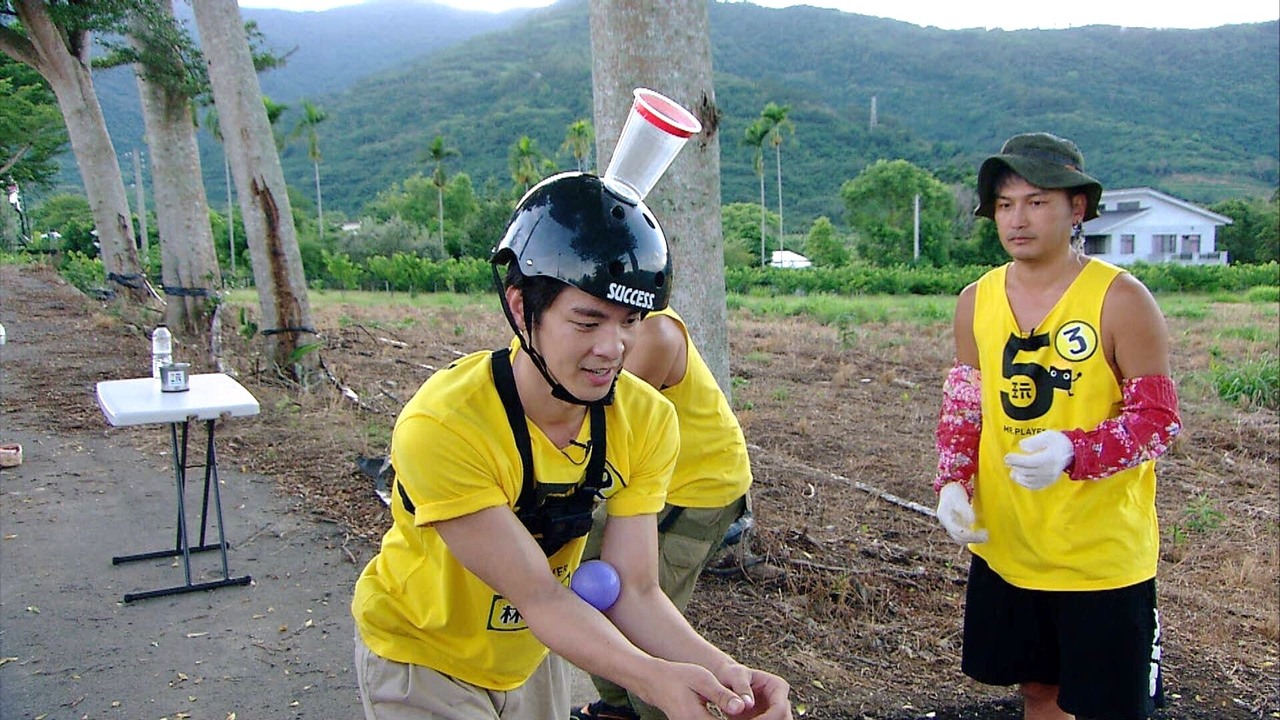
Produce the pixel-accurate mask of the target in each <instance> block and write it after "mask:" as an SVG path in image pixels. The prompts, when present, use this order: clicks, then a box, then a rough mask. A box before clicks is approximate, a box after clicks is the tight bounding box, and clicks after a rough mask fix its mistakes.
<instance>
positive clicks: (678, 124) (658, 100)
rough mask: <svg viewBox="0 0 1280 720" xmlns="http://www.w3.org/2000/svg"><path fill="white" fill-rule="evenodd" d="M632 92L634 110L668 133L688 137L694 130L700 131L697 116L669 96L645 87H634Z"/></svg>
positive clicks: (700, 127) (700, 124) (700, 126)
mask: <svg viewBox="0 0 1280 720" xmlns="http://www.w3.org/2000/svg"><path fill="white" fill-rule="evenodd" d="M633 94H634V95H635V99H636V102H635V106H636V111H637V112H639V113H640V116H641V117H643V118H644V119H645V120H647V121H649V124H650V125H653V126H654V127H656V128H658V129H659V130H661V131H663V132H665V133H667V134H668V135H675V136H676V137H680V138H688V137H690V136H691V135H693V134H694V133H696V132H702V123H700V122H698V118H696V117H694V116H693V113H691V112H689V111H688V110H685V109H684V108H682V107H680V106H679V105H678V104H676V103H675V102H674V101H672V100H671V99H670V98H668V97H666V96H664V95H662V94H660V93H656V92H654V91H652V90H649V89H647V88H636V89H635V91H634V92H633Z"/></svg>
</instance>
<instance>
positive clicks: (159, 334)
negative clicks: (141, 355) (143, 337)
mask: <svg viewBox="0 0 1280 720" xmlns="http://www.w3.org/2000/svg"><path fill="white" fill-rule="evenodd" d="M171 362H173V335H171V334H169V328H167V327H165V326H164V325H161V326H160V327H158V328H156V329H155V332H153V333H151V377H153V378H159V377H160V366H161V365H168V364H169V363H171Z"/></svg>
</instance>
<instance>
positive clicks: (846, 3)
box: [240, 0, 1280, 30]
mask: <svg viewBox="0 0 1280 720" xmlns="http://www.w3.org/2000/svg"><path fill="white" fill-rule="evenodd" d="M374 1H376V0H374ZM439 1H440V2H442V3H443V4H446V5H453V6H455V7H461V8H468V9H471V10H492V11H497V10H508V9H510V8H514V7H542V6H546V5H550V4H551V3H552V1H553V0H439ZM722 1H723V0H722ZM732 1H738V0H732ZM751 2H753V3H754V4H756V5H767V6H769V7H785V6H788V5H817V6H821V7H832V8H839V9H840V10H844V11H845V12H851V13H858V14H860V15H874V16H877V17H885V18H893V19H896V20H903V21H905V22H910V23H915V24H916V25H925V26H929V25H934V26H937V27H940V28H946V29H958V28H972V27H984V28H1004V29H1006V30H1016V29H1019V28H1037V27H1038V28H1067V27H1080V26H1083V25H1123V26H1127V27H1171V28H1207V27H1217V26H1219V25H1233V24H1236V23H1252V22H1265V21H1269V20H1276V19H1280V3H1278V2H1276V0H1183V1H1182V2H1165V3H1158V4H1157V3H1153V2H1150V0H1075V1H1074V2H1066V1H1064V0H1048V1H1046V0H1017V1H1016V2H1015V1H1008V0H1000V1H999V2H995V1H988V2H972V3H971V2H954V1H951V0H805V1H804V2H796V0H751ZM358 4H360V0H240V6H241V7H252V8H280V9H283V10H327V9H329V8H334V7H339V6H343V5H358Z"/></svg>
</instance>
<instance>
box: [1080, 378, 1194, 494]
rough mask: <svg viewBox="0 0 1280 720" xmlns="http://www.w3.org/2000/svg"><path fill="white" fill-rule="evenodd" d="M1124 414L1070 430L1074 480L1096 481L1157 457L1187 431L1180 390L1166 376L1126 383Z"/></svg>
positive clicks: (1131, 379) (1122, 408) (1130, 379)
mask: <svg viewBox="0 0 1280 720" xmlns="http://www.w3.org/2000/svg"><path fill="white" fill-rule="evenodd" d="M1120 392H1121V397H1122V399H1123V400H1122V402H1123V405H1122V406H1121V408H1120V416H1119V417H1114V418H1111V419H1109V420H1105V421H1103V422H1102V423H1101V424H1100V425H1098V427H1096V428H1094V429H1092V430H1068V431H1066V432H1065V433H1063V434H1064V435H1066V436H1067V438H1068V439H1070V440H1071V446H1072V448H1073V449H1074V450H1075V458H1074V459H1073V460H1072V463H1071V466H1070V467H1069V468H1067V473H1068V475H1069V476H1070V478H1071V479H1072V480H1097V479H1100V478H1104V477H1107V476H1109V475H1114V474H1116V473H1118V472H1120V471H1121V470H1127V469H1129V468H1131V467H1134V466H1136V465H1138V464H1139V463H1143V462H1146V461H1147V460H1154V459H1156V458H1158V457H1160V456H1161V455H1163V454H1164V453H1165V452H1166V451H1168V449H1169V443H1170V442H1171V441H1172V440H1173V438H1174V437H1176V436H1177V434H1178V433H1179V432H1180V431H1181V430H1182V420H1181V419H1180V418H1179V416H1178V393H1177V390H1175V389H1174V386H1173V379H1172V378H1170V377H1169V376H1167V375H1146V376H1143V377H1136V378H1129V379H1127V380H1125V381H1124V383H1123V385H1122V386H1121V390H1120Z"/></svg>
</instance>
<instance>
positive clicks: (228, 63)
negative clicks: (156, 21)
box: [192, 0, 319, 379]
mask: <svg viewBox="0 0 1280 720" xmlns="http://www.w3.org/2000/svg"><path fill="white" fill-rule="evenodd" d="M192 8H193V9H194V10H195V16H196V26H197V27H198V28H199V31H200V38H201V46H202V49H203V51H204V56H205V60H206V62H208V64H209V81H210V84H211V85H212V87H213V101H214V105H215V106H216V107H217V110H218V122H219V125H220V126H221V128H222V137H223V142H224V148H225V151H226V153H227V155H228V157H230V159H231V174H232V177H234V178H235V184H236V196H237V197H238V198H239V201H240V215H241V217H242V219H243V220H244V229H245V235H246V236H247V239H248V243H249V257H250V260H251V261H252V263H253V280H254V283H255V284H256V285H257V287H258V303H259V305H260V306H261V310H262V327H263V331H262V333H263V336H264V339H265V343H266V349H267V353H268V355H269V356H270V357H272V358H273V359H274V360H275V362H276V364H277V365H278V366H279V367H281V368H282V369H284V370H285V371H286V372H288V373H291V374H293V375H294V376H295V377H297V378H298V379H306V376H308V375H310V371H311V370H314V369H315V368H316V367H317V366H318V363H319V359H318V356H317V354H316V353H306V352H299V350H301V349H303V348H305V347H307V346H310V345H312V344H314V343H316V342H317V338H316V334H315V328H314V326H313V325H312V320H311V307H310V304H309V302H308V299H307V282H306V276H305V273H304V272H303V268H302V255H301V254H300V253H299V252H298V234H297V230H296V229H295V228H294V226H293V210H292V208H291V207H290V205H289V195H288V193H287V191H286V189H285V182H284V172H283V170H281V168H280V156H279V154H278V153H277V151H276V146H275V138H274V136H273V135H272V133H271V123H270V122H268V121H267V111H266V108H265V107H264V106H263V104H262V90H261V88H260V87H259V85H258V76H257V74H256V73H255V72H254V67H253V58H252V57H251V55H250V52H249V40H248V38H247V37H246V36H245V32H244V21H243V20H242V19H241V17H240V8H239V7H238V6H237V5H236V2H235V0H193V2H192Z"/></svg>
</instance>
